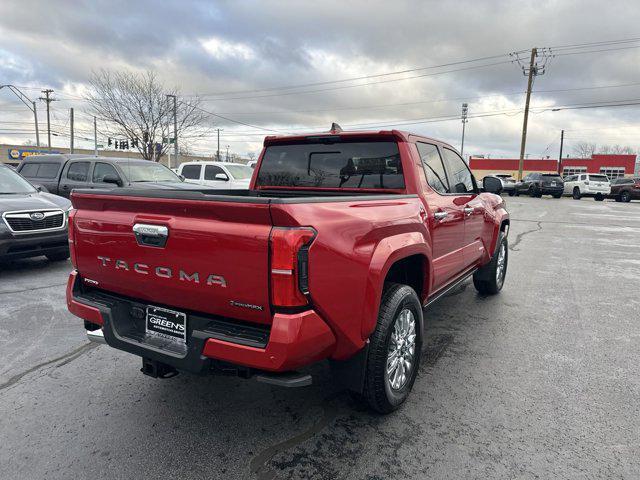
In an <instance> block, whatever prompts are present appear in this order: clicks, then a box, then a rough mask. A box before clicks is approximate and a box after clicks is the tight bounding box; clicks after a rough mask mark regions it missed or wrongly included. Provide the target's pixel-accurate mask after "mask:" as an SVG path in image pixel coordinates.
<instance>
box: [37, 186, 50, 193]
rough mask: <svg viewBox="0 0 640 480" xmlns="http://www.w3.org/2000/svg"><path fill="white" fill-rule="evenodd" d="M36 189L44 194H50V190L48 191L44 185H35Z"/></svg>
mask: <svg viewBox="0 0 640 480" xmlns="http://www.w3.org/2000/svg"><path fill="white" fill-rule="evenodd" d="M34 187H36V190H37V191H39V192H42V193H48V192H49V190H47V189H46V187H44V186H43V185H34Z"/></svg>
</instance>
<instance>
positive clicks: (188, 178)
mask: <svg viewBox="0 0 640 480" xmlns="http://www.w3.org/2000/svg"><path fill="white" fill-rule="evenodd" d="M178 174H179V175H182V176H183V177H184V179H185V182H190V183H198V184H200V185H206V186H208V187H212V188H222V189H225V190H233V189H243V190H244V189H247V188H249V183H250V182H251V176H252V175H253V168H251V167H247V166H246V165H243V164H241V163H225V162H185V163H182V164H181V165H180V167H178Z"/></svg>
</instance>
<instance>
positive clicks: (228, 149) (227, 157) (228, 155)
mask: <svg viewBox="0 0 640 480" xmlns="http://www.w3.org/2000/svg"><path fill="white" fill-rule="evenodd" d="M228 161H229V145H227V162H228Z"/></svg>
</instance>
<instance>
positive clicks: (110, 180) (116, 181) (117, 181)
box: [102, 174, 122, 187]
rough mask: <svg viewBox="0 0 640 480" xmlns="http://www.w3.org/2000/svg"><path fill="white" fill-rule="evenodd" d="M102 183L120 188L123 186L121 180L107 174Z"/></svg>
mask: <svg viewBox="0 0 640 480" xmlns="http://www.w3.org/2000/svg"><path fill="white" fill-rule="evenodd" d="M102 182H103V183H113V184H115V185H117V186H119V187H121V186H122V180H120V178H118V177H116V176H115V175H113V174H107V175H105V176H104V177H102Z"/></svg>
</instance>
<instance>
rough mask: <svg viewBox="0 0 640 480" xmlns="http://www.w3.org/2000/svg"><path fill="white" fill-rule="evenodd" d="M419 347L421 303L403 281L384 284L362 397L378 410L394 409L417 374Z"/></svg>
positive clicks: (420, 346) (411, 386)
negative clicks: (400, 283) (402, 283)
mask: <svg viewBox="0 0 640 480" xmlns="http://www.w3.org/2000/svg"><path fill="white" fill-rule="evenodd" d="M421 351H422V305H421V304H420V300H419V298H418V295H417V294H416V292H415V291H414V290H413V289H412V288H411V287H408V286H406V285H399V284H396V283H389V284H387V285H386V286H385V290H384V293H383V294H382V301H381V303H380V311H379V313H378V324H377V325H376V329H375V331H374V332H373V334H372V335H371V337H370V338H369V355H368V358H367V366H366V372H365V385H364V392H363V394H364V398H365V399H366V401H367V403H368V404H369V406H370V407H371V408H372V409H373V410H375V411H377V412H379V413H390V412H393V411H394V410H396V409H397V408H398V407H400V405H402V403H403V402H404V401H405V400H406V399H407V397H408V396H409V393H410V392H411V389H412V388H413V382H414V381H415V379H416V376H417V375H418V368H419V364H420V353H421Z"/></svg>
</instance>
